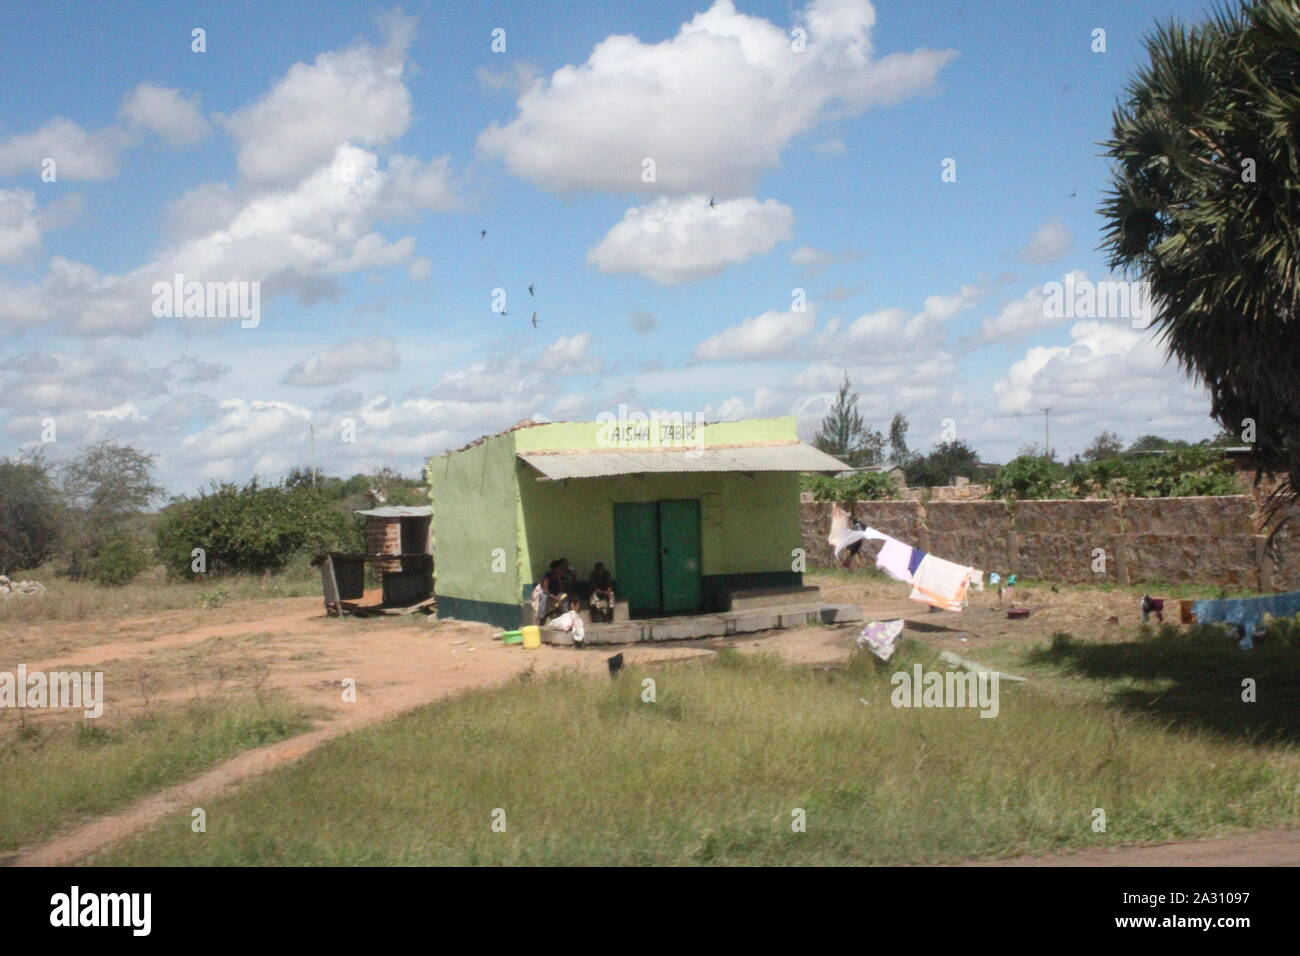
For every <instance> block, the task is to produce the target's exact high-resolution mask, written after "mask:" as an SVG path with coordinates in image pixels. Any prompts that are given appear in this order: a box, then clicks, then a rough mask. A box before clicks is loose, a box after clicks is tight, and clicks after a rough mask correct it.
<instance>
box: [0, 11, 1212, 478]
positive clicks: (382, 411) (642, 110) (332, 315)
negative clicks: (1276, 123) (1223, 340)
mask: <svg viewBox="0 0 1300 956" xmlns="http://www.w3.org/2000/svg"><path fill="white" fill-rule="evenodd" d="M1205 9H1206V6H1205V4H1203V3H1199V2H1197V3H1187V2H1172V0H1151V2H1145V3H1142V4H1132V3H1124V2H1091V3H1084V2H1077V3H1074V2H1061V3H1051V4H1025V3H1023V2H1005V3H1003V2H988V3H978V4H976V3H957V2H942V0H930V2H926V3H902V2H889V0H879V2H877V3H875V4H871V3H868V2H867V0H813V2H811V3H807V4H802V3H773V2H761V0H750V2H739V3H736V4H734V5H733V4H732V3H727V2H719V3H716V4H713V5H709V4H708V3H706V2H702V0H701V2H695V3H682V2H663V3H658V4H621V3H607V2H603V3H573V4H562V5H561V4H547V5H525V4H519V3H479V4H473V5H468V6H461V5H452V4H445V3H407V4H404V5H403V6H401V7H382V6H378V5H374V4H369V3H335V4H329V5H327V6H322V5H318V4H312V3H293V2H290V3H283V4H262V3H239V2H222V3H212V4H185V3H178V4H167V5H158V4H153V3H115V4H93V5H82V4H72V3H68V4H61V3H42V4H34V3H31V4H29V3H11V4H7V5H5V6H4V7H3V8H0V38H2V39H0V44H3V46H2V48H0V53H2V54H3V55H0V84H3V88H4V89H5V90H7V91H9V94H10V95H8V96H6V97H5V101H4V105H3V107H0V333H2V334H3V336H4V337H3V345H2V346H0V455H6V454H10V455H11V454H15V453H19V452H21V451H24V450H33V449H41V448H43V449H44V451H45V452H46V454H47V455H49V456H51V457H55V458H57V457H60V456H63V455H66V454H70V453H72V452H74V451H75V450H76V449H77V447H78V446H79V445H81V444H83V443H84V442H86V441H91V440H95V439H98V438H102V437H106V436H112V437H115V438H117V439H119V440H123V441H129V442H131V443H133V444H136V445H139V446H140V447H143V448H145V449H146V450H148V451H150V452H152V453H155V454H156V455H157V456H158V464H159V469H160V476H161V477H162V479H163V481H164V483H165V484H166V485H167V486H168V488H169V489H171V490H172V491H176V492H181V491H191V490H193V489H194V488H196V487H199V486H200V485H203V484H206V482H207V481H209V480H211V479H214V478H216V479H231V480H241V481H242V480H244V479H246V478H248V477H249V476H251V475H252V474H254V473H257V474H260V475H262V476H264V477H274V476H276V475H278V474H281V473H282V472H283V471H284V470H286V469H287V468H288V467H290V466H292V465H294V464H301V463H306V462H307V461H308V460H309V459H312V460H314V461H315V462H316V463H317V464H318V465H321V466H322V467H324V468H326V469H327V470H328V471H331V472H336V473H352V472H354V471H359V470H366V469H369V468H374V467H377V466H379V465H388V466H391V467H396V468H399V469H401V470H404V471H408V472H413V471H414V469H415V468H417V467H418V464H419V462H420V461H421V460H422V459H423V458H424V457H425V456H426V455H428V454H433V453H436V452H438V451H441V450H443V449H445V448H448V447H455V446H457V445H459V444H462V443H463V442H465V441H467V440H470V439H472V438H474V437H476V436H478V435H480V434H483V433H485V432H490V431H496V430H499V429H500V428H502V427H506V426H508V425H510V424H513V423H514V422H516V421H518V420H520V419H522V418H526V417H529V416H536V417H542V418H549V419H557V420H558V419H579V418H585V419H590V418H595V417H596V416H597V415H598V414H599V413H601V412H602V411H613V412H617V410H618V408H619V406H620V404H625V405H627V406H628V407H629V408H630V409H638V410H653V409H661V410H665V411H681V412H698V413H703V414H705V415H706V416H709V417H711V418H738V417H748V416H752V415H776V414H782V415H784V414H793V415H796V416H798V417H799V420H800V423H801V428H802V429H803V430H804V431H805V433H806V434H809V435H811V433H812V430H813V429H814V428H815V425H816V422H817V420H818V419H819V418H820V416H821V414H822V413H823V412H824V410H825V405H826V402H827V400H828V398H829V397H830V395H831V394H832V393H833V391H834V388H835V386H836V385H837V384H838V381H839V379H840V378H841V376H842V375H843V374H845V373H846V372H847V373H848V374H849V376H850V377H851V379H852V381H853V384H854V386H855V388H856V389H857V390H858V391H859V392H860V393H861V396H862V405H861V407H862V411H863V412H864V414H865V415H866V416H867V418H868V420H869V421H871V422H872V423H873V424H874V425H875V426H876V427H879V428H884V427H886V426H887V425H888V421H889V418H890V417H891V416H892V414H893V413H894V412H895V411H901V412H903V413H904V414H905V415H907V416H908V418H909V420H910V422H911V431H910V433H909V439H910V443H911V444H912V446H913V447H914V448H916V449H918V450H922V451H924V450H928V448H929V447H930V445H931V444H932V443H933V442H934V441H936V440H937V439H938V438H939V437H940V436H941V433H942V432H943V429H944V428H945V424H946V425H947V426H948V427H949V429H950V432H951V431H955V434H956V436H957V437H959V438H962V439H964V440H966V441H968V442H969V443H970V444H971V445H973V446H974V447H975V448H976V449H977V450H978V451H979V452H980V454H981V456H982V457H983V458H984V459H985V460H995V461H996V460H1005V459H1007V458H1009V457H1011V456H1013V455H1014V454H1015V453H1016V452H1017V450H1018V449H1019V448H1020V447H1021V446H1023V445H1025V444H1027V443H1029V442H1032V441H1038V440H1040V439H1041V436H1042V424H1043V416H1042V413H1041V411H1040V409H1041V408H1043V407H1051V408H1052V409H1053V412H1052V437H1053V445H1055V446H1056V447H1057V448H1058V450H1059V451H1060V452H1062V453H1063V454H1069V453H1071V452H1074V451H1080V450H1082V448H1083V447H1085V446H1086V444H1087V443H1088V441H1089V439H1090V438H1091V437H1092V436H1093V435H1095V434H1096V433H1097V432H1098V431H1100V430H1102V429H1110V430H1113V431H1116V432H1118V433H1119V434H1120V435H1121V436H1122V437H1124V438H1126V439H1130V440H1131V439H1133V438H1135V437H1137V436H1138V435H1140V434H1145V433H1149V432H1155V433H1159V434H1164V435H1169V436H1174V437H1183V438H1191V439H1195V438H1200V437H1204V436H1206V435H1209V434H1211V433H1213V432H1214V431H1215V430H1216V429H1215V428H1214V427H1213V425H1212V423H1211V422H1210V420H1209V418H1208V402H1207V400H1206V398H1205V396H1204V394H1203V392H1202V391H1201V390H1200V389H1199V388H1197V387H1195V386H1194V385H1193V384H1192V383H1190V382H1188V381H1187V379H1186V377H1185V376H1184V375H1183V374H1182V373H1181V372H1180V371H1179V370H1178V369H1177V368H1175V367H1174V366H1173V365H1172V364H1171V363H1166V362H1165V360H1164V355H1163V351H1162V350H1161V348H1160V347H1159V345H1158V343H1155V342H1152V341H1151V339H1150V337H1149V335H1148V334H1147V333H1144V332H1141V331H1137V330H1135V329H1134V327H1133V322H1132V320H1131V319H1130V318H1127V317H1124V316H1119V317H1116V316H1098V317H1092V318H1054V317H1053V316H1051V315H1049V314H1048V310H1045V309H1044V308H1043V304H1042V289H1043V286H1044V283H1047V282H1050V281H1060V280H1062V278H1063V277H1064V276H1065V274H1066V273H1069V272H1074V273H1075V274H1076V278H1078V279H1079V280H1080V281H1084V280H1091V281H1099V280H1103V279H1105V278H1106V269H1105V265H1104V262H1103V259H1102V257H1101V256H1100V255H1099V254H1098V252H1097V246H1098V243H1099V238H1100V227H1101V220H1100V218H1099V216H1098V215H1097V213H1096V208H1097V205H1098V203H1099V201H1100V199H1101V194H1102V191H1103V190H1104V189H1105V187H1106V184H1107V180H1108V176H1107V167H1106V163H1105V161H1104V159H1103V158H1102V157H1101V156H1100V155H1099V153H1100V148H1099V146H1098V145H1097V143H1098V142H1099V141H1100V140H1102V139H1104V138H1105V137H1106V135H1107V132H1108V127H1109V120H1110V115H1111V110H1112V108H1113V106H1114V103H1115V99H1116V97H1117V96H1118V95H1119V94H1120V92H1121V91H1122V88H1123V85H1124V83H1125V80H1126V78H1127V77H1128V76H1129V75H1131V73H1132V72H1133V70H1134V69H1135V67H1136V66H1137V64H1138V63H1139V62H1140V60H1141V56H1142V46H1141V38H1142V36H1143V34H1144V33H1145V32H1147V31H1148V30H1149V29H1150V28H1151V26H1152V25H1153V24H1154V23H1155V22H1156V21H1157V19H1160V18H1164V17H1167V16H1171V15H1172V16H1178V17H1181V18H1184V19H1197V18H1200V17H1201V16H1203V15H1204V11H1205ZM194 28H202V29H203V30H204V31H205V41H206V51H205V52H201V53H200V52H194V51H193V50H192V48H191V47H192V36H191V31H192V30H193V29H194ZM496 29H500V30H503V31H504V39H505V50H504V51H501V52H496V51H494V50H493V49H492V43H493V31H494V30H496ZM796 29H798V30H802V31H803V33H802V34H796V33H792V31H794V30H796ZM1096 29H1102V30H1104V31H1105V52H1094V50H1093V46H1094V45H1095V42H1096V41H1095V39H1094V33H1093V31H1094V30H1096ZM800 37H802V41H803V48H802V50H796V49H794V47H795V46H797V45H799V38H800ZM51 158H52V159H54V160H55V166H54V169H55V171H56V174H55V179H54V181H52V182H50V181H46V178H48V177H46V178H43V176H42V170H43V169H44V168H45V166H43V163H44V161H45V160H46V159H51ZM645 159H653V160H654V162H655V176H654V181H652V182H646V181H644V176H643V169H644V166H643V161H644V160H645ZM946 159H952V160H955V164H956V166H955V169H956V180H955V181H952V182H945V181H943V178H942V177H941V171H942V169H941V164H942V163H943V162H944V161H945V160H946ZM710 199H715V200H716V201H717V206H716V207H711V206H710V205H709V201H710ZM480 230H486V232H487V236H486V237H485V238H480ZM176 272H181V273H183V274H184V275H185V277H186V279H187V280H194V281H199V282H218V283H226V282H232V281H237V282H246V283H258V284H259V285H258V288H259V290H260V295H261V311H260V322H259V323H258V324H257V325H256V327H249V328H245V327H241V323H240V321H239V319H238V318H237V317H236V318H234V319H230V318H226V319H222V318H220V317H210V316H209V317H205V318H198V317H188V318H187V317H184V316H183V315H182V316H177V317H172V316H169V315H164V316H161V317H158V316H155V315H154V314H153V311H152V304H153V299H154V295H153V291H154V290H153V283H154V282H156V281H158V280H170V279H171V277H172V275H173V274H175V273H176ZM530 283H531V284H534V286H535V292H536V294H535V296H530V295H529V293H528V291H527V286H528V285H529V284H530ZM497 289H504V290H505V293H506V312H507V314H506V315H501V314H499V313H498V312H496V311H493V302H494V299H493V296H494V290H497ZM795 290H803V298H804V299H805V300H806V306H805V308H804V309H803V310H802V311H800V310H799V309H797V308H796V298H797V293H796V292H795ZM534 311H536V312H537V316H538V326H537V328H534V327H533V326H532V324H531V322H530V318H531V316H532V314H533V312H534ZM51 422H52V423H53V424H54V429H53V433H52V434H51V429H50V428H49V424H50V423H51ZM313 436H314V437H313ZM50 437H54V438H55V441H53V442H49V441H48V440H47V441H44V442H43V441H42V439H43V438H44V439H48V438H50ZM345 439H353V440H345Z"/></svg>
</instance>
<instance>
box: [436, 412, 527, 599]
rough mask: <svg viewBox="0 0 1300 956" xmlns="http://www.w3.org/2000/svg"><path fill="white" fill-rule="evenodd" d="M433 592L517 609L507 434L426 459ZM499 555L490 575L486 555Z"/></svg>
mask: <svg viewBox="0 0 1300 956" xmlns="http://www.w3.org/2000/svg"><path fill="white" fill-rule="evenodd" d="M425 477H426V478H427V479H428V482H429V499H430V502H431V504H432V505H433V562H434V586H435V593H436V594H438V595H439V596H440V597H441V596H444V595H445V596H448V597H455V598H461V599H464V600H467V601H480V602H483V601H486V602H493V603H504V604H511V605H515V606H518V604H519V590H520V581H519V556H518V541H519V489H518V486H517V484H516V480H515V449H514V440H513V434H512V433H507V434H505V435H498V436H497V437H495V438H489V439H488V440H486V441H485V442H483V443H482V444H481V445H477V446H475V447H474V448H469V449H466V450H465V451H462V452H457V453H455V454H449V455H439V456H438V457H436V458H430V459H429V462H428V464H427V466H426V467H425ZM495 548H501V549H503V550H504V552H505V558H504V561H505V570H504V571H494V570H493V556H492V551H493V549H495Z"/></svg>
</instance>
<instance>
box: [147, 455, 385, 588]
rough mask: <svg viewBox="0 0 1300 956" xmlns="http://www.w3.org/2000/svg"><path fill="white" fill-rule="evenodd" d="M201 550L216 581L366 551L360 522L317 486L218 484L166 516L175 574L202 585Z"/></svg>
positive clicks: (162, 530)
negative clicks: (299, 560) (301, 559)
mask: <svg viewBox="0 0 1300 956" xmlns="http://www.w3.org/2000/svg"><path fill="white" fill-rule="evenodd" d="M195 548H202V549H203V551H204V552H205V555H204V558H205V564H206V570H207V571H208V572H209V573H215V574H226V573H236V572H253V573H262V572H268V571H281V570H283V569H284V566H285V565H286V564H287V563H288V561H289V559H290V558H291V557H293V555H295V554H297V553H298V552H300V551H308V552H310V553H312V554H320V553H323V552H325V551H331V550H338V549H351V550H360V549H361V543H360V532H359V530H358V528H357V524H356V522H354V521H352V520H350V519H349V516H348V515H346V514H344V513H343V512H342V511H340V510H338V509H337V508H333V507H331V506H330V504H329V502H328V500H327V499H326V497H325V495H324V494H323V493H322V492H321V491H319V490H317V489H315V488H313V487H311V486H310V485H299V486H297V487H293V488H289V487H286V486H284V485H267V486H262V485H259V484H258V482H257V479H256V478H255V479H253V480H252V481H250V482H249V483H248V484H246V485H244V486H243V487H240V486H239V485H235V484H230V483H226V482H223V483H221V484H216V483H214V484H213V485H212V487H211V489H210V490H209V491H206V492H200V493H199V495H198V496H197V497H194V498H180V499H178V500H176V501H174V502H173V503H172V504H170V505H168V506H167V508H165V509H164V510H163V513H162V515H161V519H160V521H159V523H158V553H159V557H160V558H161V560H162V563H163V565H164V566H165V567H166V568H167V569H168V570H169V571H171V572H173V573H176V574H182V575H184V576H186V577H194V576H195V574H196V572H195V569H194V566H193V562H194V556H193V551H194V549H195Z"/></svg>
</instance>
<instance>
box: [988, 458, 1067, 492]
mask: <svg viewBox="0 0 1300 956" xmlns="http://www.w3.org/2000/svg"><path fill="white" fill-rule="evenodd" d="M1064 478H1065V469H1064V468H1063V467H1061V465H1059V464H1057V463H1056V462H1055V461H1053V460H1052V459H1050V458H1048V457H1046V456H1044V455H1021V456H1020V457H1019V458H1013V459H1012V460H1011V461H1009V462H1007V463H1006V464H1005V465H1003V466H1002V469H1001V470H1000V471H999V472H998V473H997V475H995V476H994V478H993V480H992V481H991V482H990V483H989V495H990V497H993V498H1053V497H1056V496H1057V494H1058V492H1057V485H1058V484H1059V483H1060V482H1061V481H1062V480H1063V479H1064Z"/></svg>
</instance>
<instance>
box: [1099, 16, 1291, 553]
mask: <svg viewBox="0 0 1300 956" xmlns="http://www.w3.org/2000/svg"><path fill="white" fill-rule="evenodd" d="M1146 53H1147V62H1146V64H1145V65H1144V66H1142V67H1141V69H1140V70H1139V71H1138V73H1137V74H1136V76H1134V78H1133V79H1132V80H1131V81H1130V83H1129V85H1128V88H1127V90H1126V93H1125V96H1124V98H1123V99H1122V101H1121V102H1120V103H1119V104H1118V105H1117V107H1116V109H1115V112H1114V119H1113V130H1112V133H1111V137H1110V139H1109V140H1108V141H1107V142H1106V143H1105V147H1106V153H1107V155H1109V156H1110V158H1111V160H1112V180H1113V186H1112V189H1111V191H1110V193H1109V197H1108V198H1107V200H1106V201H1105V203H1104V204H1103V207H1102V213H1103V215H1104V217H1105V218H1106V220H1107V227H1106V235H1105V248H1106V250H1107V252H1108V256H1109V260H1110V266H1111V267H1112V268H1115V269H1120V270H1123V271H1124V272H1125V273H1126V274H1128V275H1130V276H1133V277H1137V278H1140V279H1141V280H1143V281H1145V282H1146V283H1148V284H1149V288H1150V291H1151V293H1152V299H1153V301H1154V302H1155V303H1157V304H1158V305H1159V312H1158V314H1157V315H1156V316H1155V317H1154V321H1153V325H1154V327H1155V329H1156V331H1157V332H1158V334H1159V335H1160V337H1161V339H1162V340H1163V342H1164V343H1165V345H1166V347H1167V348H1168V350H1169V352H1170V354H1171V355H1172V356H1174V357H1176V358H1177V360H1178V361H1179V363H1180V364H1181V365H1182V366H1183V367H1184V368H1185V369H1186V370H1187V371H1188V372H1189V373H1191V374H1193V375H1194V376H1196V378H1197V379H1199V380H1200V381H1202V382H1203V383H1204V384H1205V386H1206V387H1207V388H1208V390H1209V393H1210V399H1211V414H1212V415H1213V417H1214V418H1215V420H1216V421H1217V422H1218V423H1219V424H1220V425H1221V426H1222V427H1223V428H1224V429H1226V430H1227V431H1229V432H1231V433H1233V434H1239V433H1240V432H1241V431H1242V429H1243V428H1245V427H1246V423H1247V421H1250V422H1252V423H1253V424H1254V427H1255V436H1256V444H1255V453H1256V460H1257V462H1258V464H1259V467H1260V470H1261V472H1268V473H1276V474H1279V475H1282V476H1284V478H1285V480H1284V481H1283V483H1282V485H1281V487H1280V488H1279V492H1278V494H1277V495H1276V496H1275V497H1274V499H1273V501H1272V504H1271V507H1270V512H1271V514H1270V519H1271V520H1272V521H1273V522H1274V527H1275V529H1276V528H1277V527H1279V526H1280V525H1281V523H1282V522H1283V521H1284V520H1285V518H1284V517H1283V515H1284V514H1285V513H1286V511H1285V509H1286V508H1288V507H1289V506H1290V505H1291V504H1292V503H1294V501H1295V500H1296V497H1297V494H1300V401H1298V400H1297V388H1296V361H1295V357H1296V356H1297V355H1300V230H1298V229H1297V224H1300V149H1298V148H1297V125H1296V124H1297V119H1296V118H1297V116H1300V6H1297V5H1296V4H1295V3H1294V2H1293V0H1258V2H1248V3H1243V4H1242V5H1241V6H1240V7H1235V6H1234V7H1231V8H1225V9H1223V10H1221V11H1220V12H1218V13H1216V14H1214V15H1213V16H1211V17H1210V18H1209V19H1208V20H1206V21H1205V22H1204V23H1201V24H1197V25H1191V26H1189V25H1186V24H1183V23H1179V22H1170V23H1167V24H1164V25H1161V26H1158V27H1156V29H1155V30H1154V31H1153V32H1152V33H1151V35H1150V36H1148V38H1147V40H1146Z"/></svg>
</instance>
